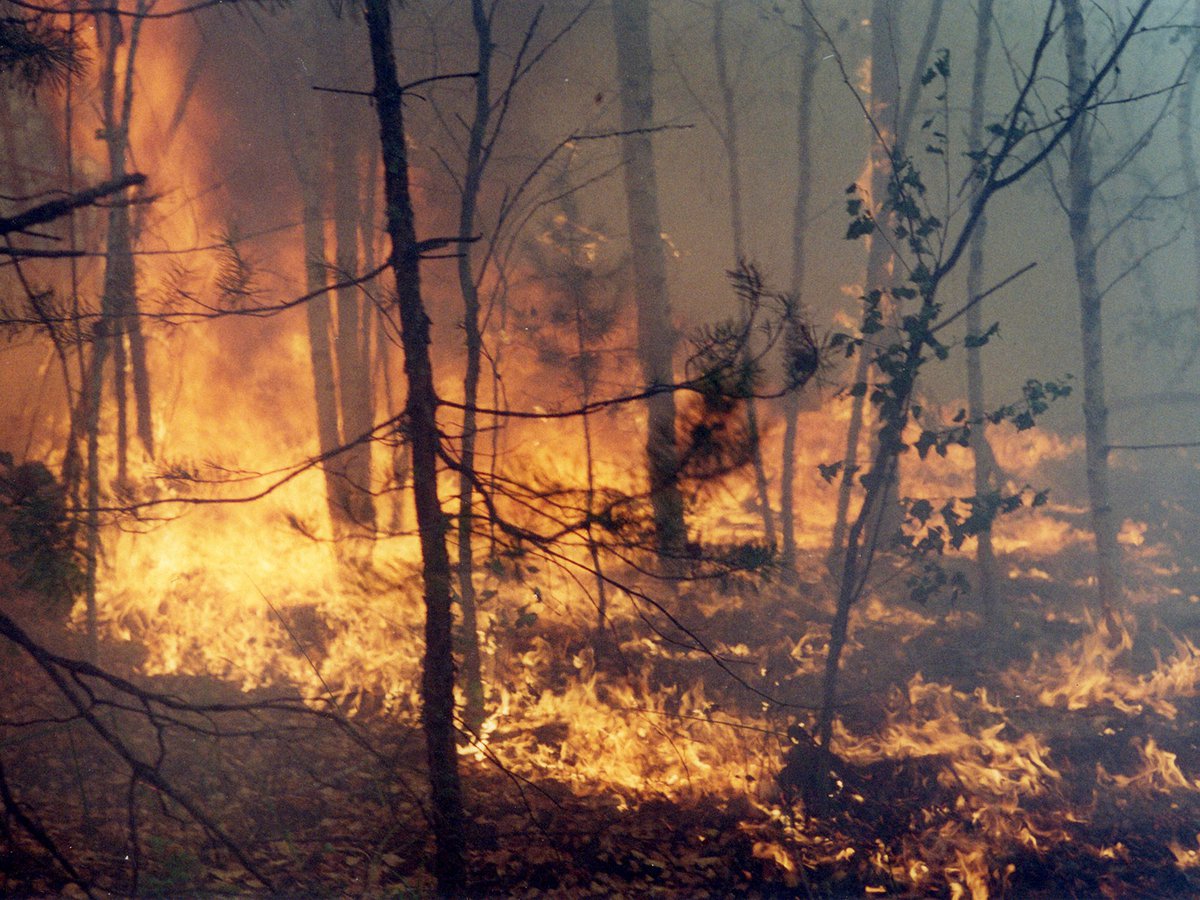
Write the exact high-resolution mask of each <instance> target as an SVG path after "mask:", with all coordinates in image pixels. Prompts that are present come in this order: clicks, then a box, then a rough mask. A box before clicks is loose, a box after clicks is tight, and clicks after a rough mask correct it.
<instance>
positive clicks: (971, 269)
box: [966, 0, 997, 619]
mask: <svg viewBox="0 0 1200 900" xmlns="http://www.w3.org/2000/svg"><path fill="white" fill-rule="evenodd" d="M991 46H992V0H980V2H979V8H978V9H977V10H976V19H975V69H974V72H973V74H972V77H971V108H970V112H969V114H968V116H969V118H968V120H967V149H968V152H969V153H971V154H974V155H978V154H980V153H981V152H982V150H983V113H984V89H985V87H986V86H987V69H988V56H989V54H990V53H991ZM972 184H973V185H974V188H975V190H978V189H979V182H978V181H973V182H972ZM986 232H987V218H986V215H985V214H983V213H981V214H980V216H979V224H978V225H977V226H976V227H975V233H974V234H973V235H971V245H970V248H969V249H968V251H967V297H968V298H973V297H978V296H980V294H981V293H982V291H983V239H984V234H985V233H986ZM966 318H967V341H966V349H967V353H966V356H967V413H968V415H969V416H970V419H971V421H972V422H974V423H977V424H975V425H974V426H973V427H972V429H971V437H970V441H971V452H972V454H973V456H974V461H975V466H974V478H975V495H976V496H983V495H984V494H987V493H989V492H991V491H993V490H995V489H996V487H997V485H996V480H997V470H996V459H995V456H994V455H993V454H992V445H991V444H990V443H989V442H988V439H987V419H986V418H985V417H984V407H983V359H982V352H983V347H982V345H981V339H980V335H981V334H982V333H983V308H982V305H981V304H979V303H971V304H970V306H969V307H968V308H967V316H966ZM976 540H977V543H976V551H975V562H976V567H977V568H978V571H979V596H980V599H981V600H982V602H983V609H984V614H985V615H986V616H987V617H988V618H989V619H992V618H995V615H996V551H995V548H994V547H993V546H992V530H991V528H987V529H984V530H983V531H982V532H981V533H980V534H979V536H978V537H977V539H976Z"/></svg>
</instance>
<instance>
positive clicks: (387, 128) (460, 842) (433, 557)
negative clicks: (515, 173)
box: [366, 0, 466, 897]
mask: <svg viewBox="0 0 1200 900" xmlns="http://www.w3.org/2000/svg"><path fill="white" fill-rule="evenodd" d="M389 3H390V0H367V3H366V20H367V32H368V35H369V39H370V46H371V66H372V71H373V74H374V90H373V96H374V99H375V112H376V115H377V116H378V119H379V139H380V146H381V147H382V151H383V171H384V198H385V205H386V210H387V219H386V221H387V232H388V237H389V239H390V243H391V248H390V251H389V254H388V264H389V267H390V268H391V270H392V273H393V275H394V276H395V280H396V298H397V305H398V307H399V314H400V341H401V346H402V348H403V351H404V372H405V375H407V376H408V397H407V400H406V402H405V407H404V411H405V420H406V423H407V426H408V438H409V442H410V444H411V447H412V473H413V479H412V485H413V501H414V506H415V508H416V514H417V527H418V529H419V532H420V544H421V574H422V580H423V583H424V595H425V596H424V599H425V661H424V670H423V673H422V680H421V702H422V721H423V725H424V729H425V746H426V761H427V764H428V767H429V782H430V788H431V793H432V804H431V807H432V808H431V813H432V818H433V831H434V840H435V843H436V849H435V854H434V876H435V877H436V879H437V890H438V894H439V895H441V896H444V897H455V896H459V895H461V894H462V893H463V891H464V889H465V886H466V871H465V869H464V865H463V847H464V837H463V806H462V788H461V785H460V783H459V775H458V753H457V747H456V741H455V733H456V732H455V727H454V635H453V627H454V617H453V611H452V609H451V605H450V581H451V568H450V555H449V553H448V552H447V549H446V524H447V523H446V517H445V515H444V514H443V512H442V506H441V501H440V500H439V498H438V455H439V450H440V448H439V442H440V440H441V435H440V433H439V431H438V424H437V407H438V397H437V391H436V389H435V387H434V381H433V362H432V359H431V357H430V352H429V344H430V334H429V316H428V314H427V313H426V311H425V304H424V302H423V300H422V298H421V270H420V266H421V253H420V248H419V246H418V244H417V236H416V224H415V221H414V216H413V203H412V195H411V192H410V189H409V180H408V147H407V145H406V139H405V129H404V107H403V103H404V92H403V89H402V88H401V87H400V83H399V79H398V77H397V75H396V60H395V54H394V50H393V46H392V21H391V11H390V9H389Z"/></svg>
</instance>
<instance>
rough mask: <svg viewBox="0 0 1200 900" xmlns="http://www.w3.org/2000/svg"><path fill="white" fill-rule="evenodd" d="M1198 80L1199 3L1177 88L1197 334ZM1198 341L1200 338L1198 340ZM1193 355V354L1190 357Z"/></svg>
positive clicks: (1199, 304)
mask: <svg viewBox="0 0 1200 900" xmlns="http://www.w3.org/2000/svg"><path fill="white" fill-rule="evenodd" d="M1198 77H1200V0H1196V3H1195V5H1194V8H1193V12H1192V50H1191V56H1190V58H1189V59H1188V65H1187V70H1186V71H1185V73H1184V77H1183V84H1181V85H1180V86H1179V115H1178V116H1177V117H1176V120H1177V121H1178V123H1179V155H1180V158H1181V162H1182V163H1183V185H1184V189H1185V196H1186V198H1187V199H1186V200H1185V201H1184V202H1185V204H1186V207H1187V212H1188V218H1189V219H1190V220H1191V226H1192V265H1193V267H1194V278H1195V280H1194V281H1193V284H1194V285H1196V286H1197V289H1196V290H1195V295H1196V303H1195V307H1194V311H1193V314H1192V315H1193V319H1194V321H1195V328H1196V332H1197V334H1200V171H1198V170H1200V159H1197V157H1196V146H1195V143H1194V138H1193V136H1192V134H1193V132H1192V129H1193V127H1194V125H1195V121H1196V79H1197V78H1198ZM1198 340H1200V338H1198ZM1193 355H1194V354H1193Z"/></svg>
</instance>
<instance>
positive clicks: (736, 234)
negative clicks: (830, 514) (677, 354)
mask: <svg viewBox="0 0 1200 900" xmlns="http://www.w3.org/2000/svg"><path fill="white" fill-rule="evenodd" d="M725 12H726V0H715V2H714V3H713V39H712V42H713V56H714V57H715V62H716V69H717V89H718V90H719V91H720V94H721V117H722V121H723V127H722V128H721V129H720V133H721V141H722V143H723V144H724V145H725V162H726V166H727V169H728V173H729V220H730V221H729V225H730V232H731V234H732V235H733V258H734V266H735V268H736V267H737V266H738V265H740V264H741V263H742V262H744V261H745V260H746V252H747V251H746V227H745V222H744V219H743V212H744V210H743V203H742V164H741V152H740V149H739V143H738V142H739V138H740V135H739V133H738V132H739V129H738V107H737V97H736V93H735V90H734V83H733V80H732V79H731V78H730V77H729V59H728V57H729V53H728V48H727V41H726V38H725ZM748 315H749V310H747V309H743V310H742V316H743V318H745V317H746V316H748ZM753 355H754V348H753V346H752V345H751V342H750V341H749V340H748V341H747V344H746V348H745V353H744V356H745V360H744V364H745V365H747V366H749V365H751V359H752V357H753ZM746 437H747V439H748V440H749V441H750V453H751V458H752V461H753V464H754V486H755V490H756V492H757V497H758V513H759V516H760V517H761V518H762V523H763V537H764V538H765V539H766V542H767V545H768V546H771V547H774V546H775V543H776V537H775V514H774V512H773V511H772V509H771V497H770V493H769V491H768V487H767V470H766V467H765V466H764V465H763V455H762V442H761V440H760V438H759V425H758V404H757V403H756V402H755V399H754V395H753V394H750V395H749V396H747V397H746Z"/></svg>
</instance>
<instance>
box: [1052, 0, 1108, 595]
mask: <svg viewBox="0 0 1200 900" xmlns="http://www.w3.org/2000/svg"><path fill="white" fill-rule="evenodd" d="M1063 27H1064V31H1065V44H1066V51H1067V93H1068V96H1069V102H1070V104H1071V107H1072V108H1074V107H1075V106H1077V105H1078V103H1079V98H1080V97H1082V96H1083V94H1084V91H1086V89H1087V86H1088V82H1089V80H1090V77H1091V76H1090V71H1089V67H1088V58H1087V36H1086V34H1085V31H1084V22H1083V13H1082V11H1081V9H1080V5H1079V0H1063ZM1089 125H1090V119H1089V117H1088V116H1087V115H1086V114H1085V115H1081V116H1079V117H1078V119H1076V121H1075V125H1074V127H1073V128H1072V129H1071V136H1070V138H1071V139H1070V145H1069V148H1068V166H1067V188H1068V193H1069V199H1068V209H1067V218H1068V220H1069V223H1070V228H1071V245H1072V247H1073V248H1074V251H1075V280H1076V283H1077V284H1078V286H1079V313H1080V324H1081V328H1082V343H1083V419H1084V440H1085V442H1086V445H1087V446H1086V456H1087V482H1088V500H1089V503H1090V505H1091V513H1092V531H1093V533H1094V535H1095V539H1096V583H1097V587H1098V589H1099V598H1100V602H1101V604H1103V606H1104V607H1106V608H1108V609H1114V608H1117V607H1118V606H1120V604H1121V600H1122V590H1121V576H1120V567H1121V559H1120V545H1119V544H1118V543H1117V520H1116V516H1115V515H1114V512H1113V508H1112V498H1111V496H1110V495H1109V488H1108V407H1107V406H1105V402H1104V336H1103V330H1102V328H1101V303H1100V301H1101V295H1100V286H1099V284H1098V282H1097V277H1096V241H1095V237H1094V236H1093V234H1092V223H1091V212H1092V200H1093V197H1094V194H1095V184H1094V182H1093V180H1092V152H1091V133H1090V131H1089Z"/></svg>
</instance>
